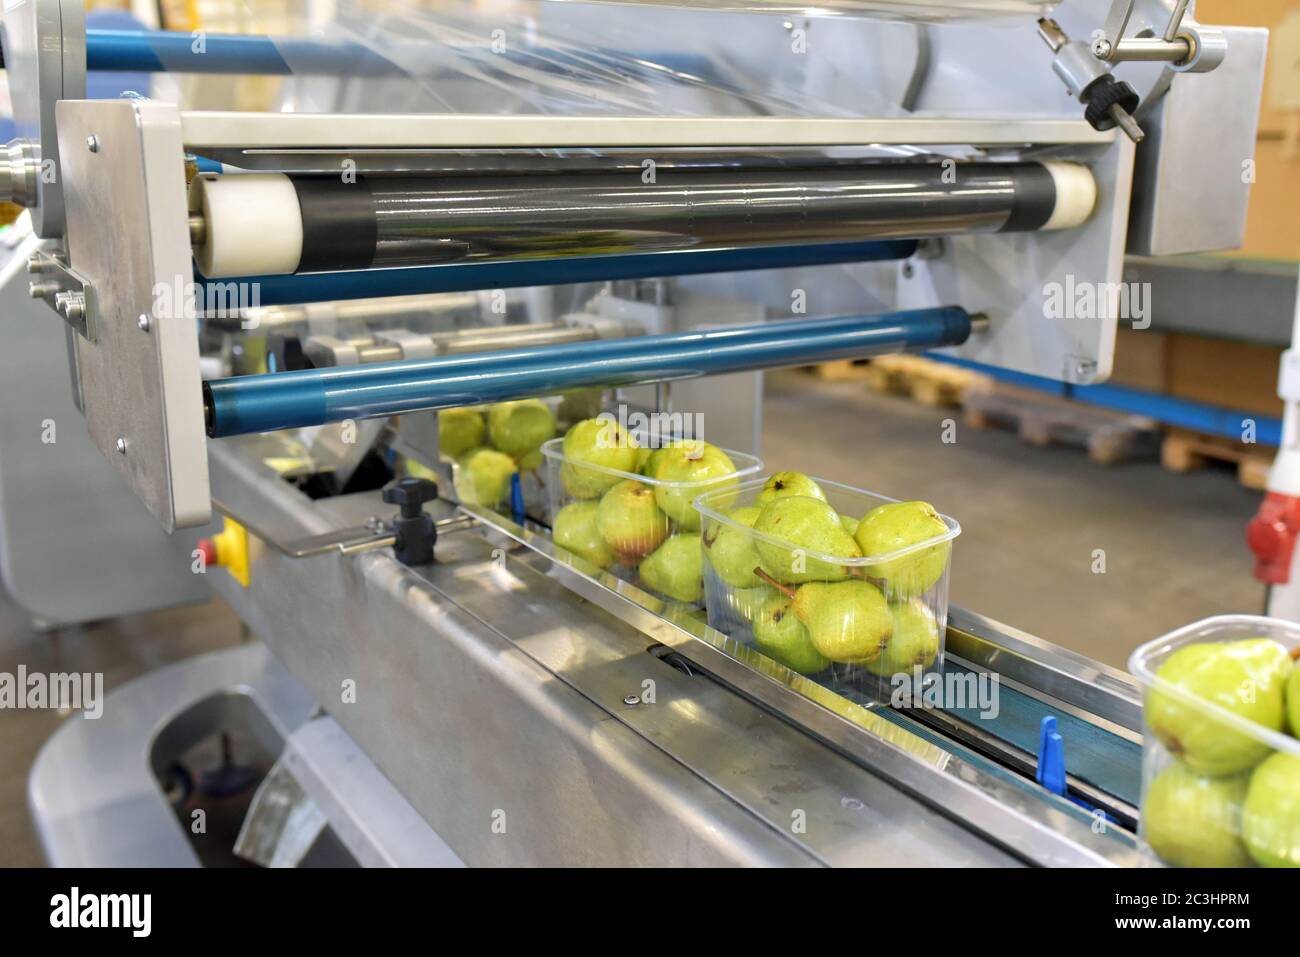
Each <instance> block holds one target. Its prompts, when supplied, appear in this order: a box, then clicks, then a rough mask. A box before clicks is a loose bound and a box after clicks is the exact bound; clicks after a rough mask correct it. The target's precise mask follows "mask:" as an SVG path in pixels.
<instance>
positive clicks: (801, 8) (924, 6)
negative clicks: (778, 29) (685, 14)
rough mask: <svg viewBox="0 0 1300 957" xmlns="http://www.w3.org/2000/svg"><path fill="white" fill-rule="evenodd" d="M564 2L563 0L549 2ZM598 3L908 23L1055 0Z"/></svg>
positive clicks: (1003, 14)
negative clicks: (859, 18)
mask: <svg viewBox="0 0 1300 957" xmlns="http://www.w3.org/2000/svg"><path fill="white" fill-rule="evenodd" d="M552 2H564V0H552ZM595 2H598V3H626V4H646V5H653V6H664V7H693V8H698V9H704V10H744V11H747V12H750V13H780V14H785V15H788V16H804V17H831V16H841V17H867V18H871V19H883V20H905V21H908V22H911V23H944V22H947V21H950V20H972V19H982V20H987V19H993V20H996V19H999V18H1012V17H1028V16H1043V15H1044V14H1046V13H1047V12H1048V11H1049V10H1051V9H1053V8H1054V7H1056V5H1057V3H1058V0H819V2H818V3H816V4H801V3H793V2H783V0H595Z"/></svg>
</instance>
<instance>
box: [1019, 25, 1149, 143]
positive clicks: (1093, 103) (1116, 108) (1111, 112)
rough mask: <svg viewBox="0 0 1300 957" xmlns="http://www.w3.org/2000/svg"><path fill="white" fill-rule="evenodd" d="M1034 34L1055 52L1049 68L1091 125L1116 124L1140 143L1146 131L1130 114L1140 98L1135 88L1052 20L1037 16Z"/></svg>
mask: <svg viewBox="0 0 1300 957" xmlns="http://www.w3.org/2000/svg"><path fill="white" fill-rule="evenodd" d="M1038 35H1039V36H1040V37H1042V39H1043V42H1044V43H1046V44H1047V46H1048V47H1049V48H1050V49H1051V51H1052V52H1053V53H1055V54H1056V58H1055V59H1054V60H1053V61H1052V70H1053V71H1054V72H1055V73H1056V75H1057V76H1058V77H1060V78H1061V82H1063V83H1064V84H1065V88H1066V89H1067V90H1069V91H1070V94H1071V95H1072V96H1074V97H1075V98H1077V99H1078V101H1079V102H1080V103H1082V104H1083V105H1084V114H1083V115H1084V118H1085V119H1086V120H1087V121H1088V122H1089V123H1090V124H1092V128H1093V129H1095V130H1111V129H1114V128H1115V127H1116V126H1118V127H1119V128H1120V129H1122V130H1123V131H1124V133H1125V135H1127V136H1128V138H1129V139H1131V140H1132V141H1133V142H1134V143H1141V142H1142V140H1143V139H1144V138H1145V136H1146V134H1145V133H1143V132H1142V127H1140V126H1139V125H1138V122H1137V120H1135V119H1134V118H1133V114H1134V113H1135V112H1136V111H1137V108H1138V105H1139V102H1140V100H1139V97H1138V94H1137V91H1136V90H1134V89H1133V87H1132V86H1130V85H1129V84H1128V83H1126V82H1125V81H1124V80H1117V79H1115V77H1114V76H1112V75H1111V73H1110V70H1109V69H1108V68H1107V67H1106V65H1105V64H1104V63H1102V62H1101V61H1100V60H1098V59H1097V58H1096V57H1095V56H1093V52H1092V50H1090V49H1089V47H1088V45H1087V44H1086V43H1083V42H1081V41H1079V40H1071V39H1070V38H1069V36H1068V35H1067V34H1066V33H1065V31H1064V30H1062V29H1061V26H1060V24H1058V23H1057V22H1056V21H1055V20H1050V19H1047V18H1046V17H1044V18H1043V19H1042V20H1039V21H1038Z"/></svg>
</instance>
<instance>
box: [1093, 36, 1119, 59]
mask: <svg viewBox="0 0 1300 957" xmlns="http://www.w3.org/2000/svg"><path fill="white" fill-rule="evenodd" d="M1113 49H1114V47H1112V46H1111V45H1110V41H1109V40H1107V39H1106V38H1105V37H1101V38H1099V39H1098V40H1097V41H1096V42H1094V43H1093V45H1092V53H1093V56H1095V57H1096V58H1097V59H1098V60H1105V59H1107V58H1108V57H1109V56H1110V53H1111V50H1113Z"/></svg>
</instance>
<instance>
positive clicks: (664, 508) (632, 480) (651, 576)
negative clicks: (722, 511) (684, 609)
mask: <svg viewBox="0 0 1300 957" xmlns="http://www.w3.org/2000/svg"><path fill="white" fill-rule="evenodd" d="M631 434H632V437H633V439H634V440H636V441H637V442H638V444H640V443H642V442H645V440H646V438H647V437H646V436H645V435H644V434H642V433H639V432H633V433H631ZM661 444H667V443H666V442H665V443H661ZM648 445H649V443H648V442H645V444H644V445H642V447H647V446H648ZM652 451H653V450H652ZM722 451H723V452H725V453H726V454H727V457H728V458H730V459H731V462H732V464H733V465H734V466H735V468H736V470H735V471H734V472H733V473H732V474H731V475H729V476H721V477H715V478H710V479H706V480H704V481H698V482H671V481H663V480H660V479H654V478H650V477H648V476H645V475H641V474H638V473H636V472H625V471H622V470H619V469H613V468H606V467H603V466H599V465H590V464H587V463H576V462H571V461H570V460H569V459H568V458H567V457H566V456H565V454H564V439H563V438H556V439H552V440H551V441H549V442H547V443H545V444H544V445H543V446H542V457H543V459H544V460H545V463H546V465H545V485H546V492H547V496H548V498H549V502H550V508H549V511H548V515H547V522H548V524H550V525H551V527H552V532H553V534H554V535H555V540H556V544H558V545H561V546H563V547H569V546H568V545H567V543H566V542H565V541H564V540H563V539H564V538H565V532H564V530H563V529H564V528H565V527H566V526H567V525H569V523H566V522H565V519H564V517H563V516H562V513H564V514H565V515H570V516H574V515H576V513H577V512H578V511H582V510H586V511H588V512H590V515H589V516H586V518H587V519H588V521H590V522H594V521H596V520H597V517H598V516H599V518H600V520H601V521H605V520H606V519H607V518H608V519H612V520H613V522H620V523H621V524H623V525H624V527H623V528H622V529H621V530H620V531H621V536H622V537H621V538H620V540H619V542H618V546H619V547H618V548H614V547H602V546H601V543H600V542H599V541H597V540H595V539H596V536H594V535H593V534H591V533H590V525H588V526H587V527H588V533H587V535H586V536H585V538H586V540H587V541H588V542H593V541H594V544H593V545H591V546H590V547H588V548H585V549H571V550H573V551H574V552H575V554H579V555H580V556H581V557H583V558H585V559H587V560H588V561H590V562H592V563H593V564H596V565H598V566H599V567H601V568H603V569H607V570H609V571H610V572H612V573H613V574H614V575H616V576H617V577H619V578H621V579H623V580H624V581H627V582H630V583H632V584H635V585H637V586H638V587H640V588H642V589H644V590H646V591H648V592H651V593H653V594H655V595H658V596H660V597H663V598H668V599H671V600H673V601H676V602H681V603H683V604H686V605H691V606H694V607H699V606H700V605H701V604H702V599H703V590H702V587H701V585H700V582H699V579H698V578H696V577H695V576H693V575H690V574H686V573H685V570H686V569H687V568H688V567H689V564H690V561H691V560H692V559H696V558H697V556H698V554H699V553H698V536H699V531H700V530H699V514H698V513H697V512H696V511H695V509H694V508H693V506H692V502H693V500H694V499H695V498H696V497H697V496H698V495H700V494H701V493H702V492H706V491H708V490H710V489H715V488H718V487H719V486H720V485H721V484H723V483H730V485H729V487H730V488H733V489H734V488H735V487H736V486H737V484H738V483H739V482H740V481H741V480H743V479H745V478H746V477H748V476H751V475H756V474H757V473H759V472H761V471H762V470H763V462H762V460H760V459H758V458H756V457H755V456H753V455H749V454H747V453H744V452H736V451H734V450H732V449H722ZM620 503H621V507H620ZM570 506H573V509H571V510H570V512H567V513H565V512H564V510H565V509H566V508H569V507H570ZM630 515H635V516H636V518H635V520H629V519H628V518H627V517H628V516H630ZM580 518H581V517H579V518H575V519H573V524H577V523H578V522H579V520H580ZM613 522H611V524H613ZM570 527H571V526H570ZM616 534H618V533H616ZM686 536H690V537H689V538H687V537H686ZM606 544H608V543H606ZM687 552H693V554H690V555H688V554H686V553H687ZM647 562H650V563H651V564H650V565H649V566H647ZM656 585H658V586H659V587H656Z"/></svg>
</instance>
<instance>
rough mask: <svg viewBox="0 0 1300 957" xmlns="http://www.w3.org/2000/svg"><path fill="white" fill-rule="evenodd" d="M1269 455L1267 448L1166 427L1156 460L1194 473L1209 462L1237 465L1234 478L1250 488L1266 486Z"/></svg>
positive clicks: (1270, 455) (1167, 466) (1178, 469)
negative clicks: (1166, 432) (1166, 431)
mask: <svg viewBox="0 0 1300 957" xmlns="http://www.w3.org/2000/svg"><path fill="white" fill-rule="evenodd" d="M1273 455H1274V450H1273V449H1270V448H1261V447H1260V446H1258V445H1247V444H1245V443H1244V442H1238V441H1234V440H1233V439H1228V438H1224V437H1222V436H1218V435H1205V434H1204V433H1201V432H1189V431H1188V430H1186V429H1170V430H1169V432H1168V434H1167V435H1166V436H1165V440H1164V443H1163V444H1162V445H1161V447H1160V462H1161V464H1163V465H1164V467H1165V468H1167V469H1169V470H1170V471H1171V472H1194V471H1197V470H1199V469H1203V468H1205V467H1206V466H1207V465H1209V464H1210V463H1211V462H1227V463H1228V464H1230V465H1235V466H1236V467H1237V481H1239V482H1240V483H1241V484H1242V485H1244V486H1245V487H1246V488H1250V489H1263V488H1265V487H1266V485H1267V484H1268V472H1269V469H1270V468H1271V467H1272V465H1273Z"/></svg>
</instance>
